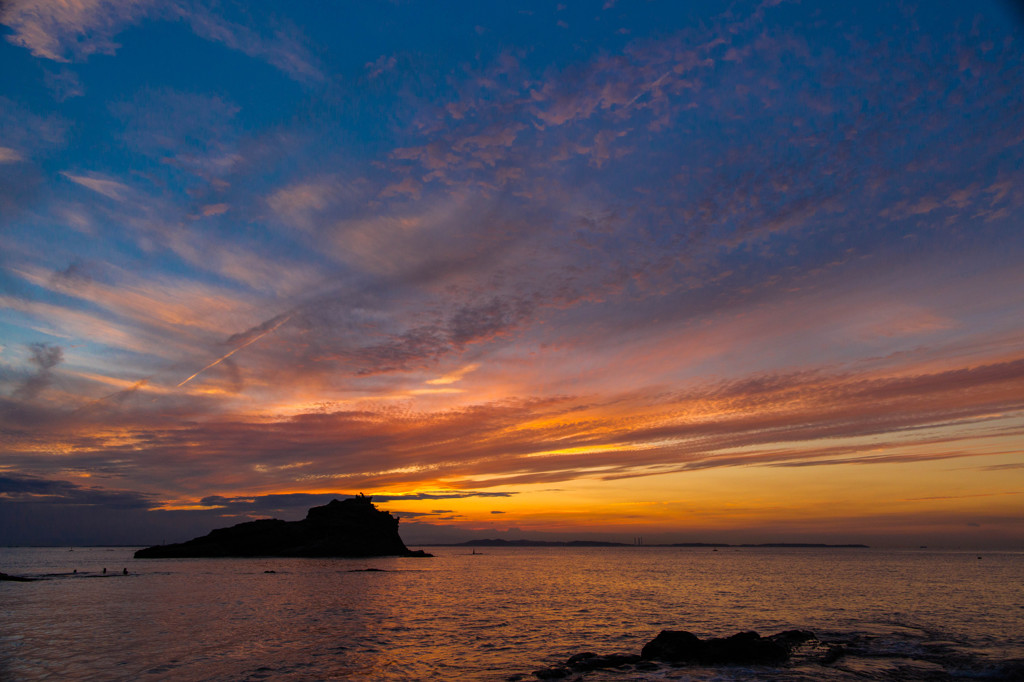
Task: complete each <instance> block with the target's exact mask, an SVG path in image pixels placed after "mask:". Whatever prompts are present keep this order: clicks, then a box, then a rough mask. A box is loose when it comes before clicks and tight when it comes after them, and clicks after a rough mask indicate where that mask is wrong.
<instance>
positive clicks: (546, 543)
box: [433, 538, 868, 549]
mask: <svg viewBox="0 0 1024 682" xmlns="http://www.w3.org/2000/svg"><path fill="white" fill-rule="evenodd" d="M433 546H434V547H637V546H638V545H634V544H629V543H625V542H601V541H597V540H568V541H565V542H558V541H552V540H502V539H500V538H495V539H484V540H468V541H466V542H457V543H452V544H447V545H433ZM639 546H642V547H714V548H717V547H828V548H836V547H840V548H841V547H852V548H861V549H868V545H827V544H824V543H816V542H765V543H761V544H742V545H731V544H728V543H724V542H675V543H672V544H651V545H648V544H645V545H639Z"/></svg>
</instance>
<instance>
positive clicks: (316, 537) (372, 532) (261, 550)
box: [135, 495, 430, 559]
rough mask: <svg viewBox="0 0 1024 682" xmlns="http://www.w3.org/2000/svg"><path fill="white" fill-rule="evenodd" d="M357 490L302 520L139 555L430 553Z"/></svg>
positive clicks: (246, 527)
mask: <svg viewBox="0 0 1024 682" xmlns="http://www.w3.org/2000/svg"><path fill="white" fill-rule="evenodd" d="M372 499H373V498H371V497H366V496H365V495H359V496H357V497H353V498H350V499H347V500H344V501H339V500H332V501H331V502H330V503H329V504H325V505H324V506H322V507H313V508H312V509H310V510H309V512H308V513H307V514H306V518H305V519H303V520H302V521H281V520H279V519H262V520H259V521H249V522H247V523H240V524H238V525H237V526H232V527H230V528H219V529H217V530H215V531H212V532H211V533H209V534H208V535H204V536H203V537H201V538H195V539H194V540H189V541H188V542H181V543H177V544H173V545H157V546H155V547H147V548H145V549H140V550H139V551H137V552H136V553H135V558H136V559H173V558H201V557H257V556H260V557H265V556H273V557H375V556H404V557H425V556H430V555H429V554H427V553H426V552H423V551H422V550H417V551H412V550H410V549H409V548H407V547H406V546H405V543H403V542H402V538H401V537H399V535H398V519H397V518H395V517H394V516H392V515H391V514H389V513H388V512H386V511H380V510H378V509H377V507H375V506H374V505H373V504H372V502H371V500H372Z"/></svg>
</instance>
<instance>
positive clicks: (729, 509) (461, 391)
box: [0, 0, 1024, 546]
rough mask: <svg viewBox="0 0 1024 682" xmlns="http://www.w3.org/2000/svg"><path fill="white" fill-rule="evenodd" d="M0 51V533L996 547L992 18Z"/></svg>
mask: <svg viewBox="0 0 1024 682" xmlns="http://www.w3.org/2000/svg"><path fill="white" fill-rule="evenodd" d="M0 24H2V25H3V28H2V31H3V35H2V38H3V40H0V70H2V74H3V78H2V79H0V221H2V231H0V428H2V429H3V432H4V434H5V438H4V442H3V445H0V543H3V542H5V541H6V542H50V541H58V540H59V541H61V542H74V541H76V540H80V541H83V542H84V541H108V540H111V539H112V538H113V539H117V541H122V540H123V541H126V542H137V541H141V542H145V541H148V540H147V539H146V538H145V537H142V536H146V535H147V530H146V529H147V528H148V529H150V530H149V531H148V532H149V533H156V532H157V531H156V529H157V528H158V527H159V528H160V529H161V530H160V531H159V532H160V533H161V534H162V535H161V536H162V537H165V536H166V527H168V524H170V522H168V521H167V519H169V518H171V517H173V518H174V519H175V521H174V523H176V524H179V525H178V526H177V527H182V528H184V527H185V526H188V527H189V528H192V527H199V526H202V525H204V524H207V525H208V524H214V525H217V524H219V525H224V524H226V523H230V522H234V521H236V520H239V519H244V518H249V517H250V516H252V515H257V516H258V515H268V514H269V515H277V516H282V517H294V516H295V515H296V514H299V515H301V513H302V511H303V509H304V508H305V507H304V505H305V506H309V504H311V503H312V502H311V500H312V501H313V502H315V501H317V500H321V499H326V498H329V497H330V496H331V495H334V494H343V493H351V492H357V491H360V490H361V491H364V492H368V493H370V492H372V493H376V494H377V495H378V496H383V497H382V498H380V499H387V500H388V505H389V506H390V508H392V509H394V510H396V511H397V512H398V513H400V514H401V515H404V516H405V518H406V519H407V524H406V527H407V528H408V529H409V530H408V532H409V533H410V534H411V535H412V536H415V537H420V538H424V539H430V538H452V537H469V536H471V535H474V534H484V535H487V534H492V535H493V534H499V533H517V532H521V533H527V534H530V533H533V534H558V533H562V534H564V535H567V536H572V537H575V536H578V535H581V534H587V533H592V534H598V535H602V534H603V536H605V537H613V538H617V537H619V536H622V537H625V538H627V539H628V538H630V537H633V536H635V535H636V534H637V532H639V531H642V532H644V533H645V535H646V536H648V537H652V536H653V535H654V534H656V533H662V534H664V536H665V537H666V538H670V539H687V538H691V537H698V536H700V537H705V536H706V537H714V538H716V539H722V538H726V536H728V537H731V538H736V539H742V540H748V539H754V540H756V539H762V538H768V539H779V540H786V539H794V540H805V539H815V540H822V539H823V538H824V539H826V540H827V539H831V538H833V537H840V536H841V537H842V539H845V540H855V541H861V540H864V539H867V540H869V541H871V540H877V541H883V542H904V541H905V542H909V543H910V544H915V542H916V538H918V537H926V536H927V537H940V538H943V537H944V538H953V539H954V540H951V541H955V542H957V543H962V544H970V543H973V544H992V545H1001V546H1007V545H1009V546H1018V545H1019V543H1020V542H1021V541H1022V540H1024V537H1022V536H1021V535H1020V527H1021V526H1020V524H1019V521H1020V518H1019V508H1020V499H1021V498H1020V497H1019V496H1020V495H1022V494H1024V469H1022V466H1024V459H1022V446H1021V443H1022V441H1024V421H1022V409H1024V402H1022V398H1021V396H1022V395H1024V390H1022V389H1024V383H1022V382H1024V369H1022V368H1024V342H1022V339H1024V329H1022V324H1021V320H1022V319H1024V315H1022V312H1024V310H1022V308H1024V295H1022V293H1021V292H1024V281H1022V280H1024V274H1022V272H1021V268H1020V263H1021V260H1022V258H1021V256H1022V253H1024V230H1022V229H1021V227H1022V226H1021V215H1022V211H1021V209H1022V206H1024V189H1022V188H1024V183H1022V182H1021V173H1022V170H1021V167H1022V164H1021V160H1022V157H1024V153H1022V152H1024V133H1022V132H1021V126H1020V121H1021V120H1024V101H1022V98H1024V95H1022V94H1021V93H1022V92H1024V88H1022V87H1021V86H1022V84H1024V78H1022V76H1024V67H1022V63H1024V62H1022V60H1021V56H1022V53H1021V44H1022V43H1021V41H1022V23H1021V15H1020V13H1019V12H1017V11H1016V10H1015V9H1014V7H1013V6H1012V4H1010V3H1001V2H977V3H970V4H965V3H960V2H948V3H944V2H937V3H917V4H915V3H902V4H893V3H856V4H855V5H853V6H843V7H838V6H836V5H835V4H833V3H815V2H787V1H783V2H772V1H766V2H736V3H718V2H693V3H679V2H627V1H625V0H619V1H618V2H614V1H612V2H600V1H598V2H576V3H571V2H566V3H561V4H559V3H500V4H496V5H495V4H480V3H463V2H452V3H420V2H390V3H260V4H258V5H255V6H254V5H251V4H249V3H237V2H216V3H208V2H191V1H181V2H165V3H155V2H145V1H139V0H72V1H69V2H64V3H59V4H58V3H52V2H44V1H42V0H14V1H13V2H9V3H7V4H5V5H4V8H3V9H2V10H0ZM837 472H841V475H839V476H837ZM842 481H845V482H847V485H843V484H842V483H841V482H842ZM854 484H855V485H854ZM438 496H440V497H438ZM437 499H444V500H449V502H446V503H444V504H439V503H438V502H437ZM246 500H249V502H246ZM247 505H248V506H247ZM275 505H276V506H275ZM440 507H443V508H440ZM122 509H129V510H131V514H128V515H125V514H121V513H120V511H119V510H122ZM492 512H501V513H500V514H492ZM127 517H131V519H132V520H131V522H130V523H129V522H128V521H127V520H124V519H126V518H127ZM31 518H39V519H42V518H46V519H49V521H46V522H45V523H43V522H39V523H37V524H35V525H33V523H32V522H29V521H26V519H31ZM70 519H74V523H72V522H71V521H70ZM90 519H91V520H90ZM112 519H114V520H112ZM117 519H122V520H117ZM119 524H120V525H119ZM161 524H163V525H161ZM182 524H184V525H182ZM170 525H171V526H173V524H170ZM129 526H130V527H129ZM182 532H184V531H182ZM5 536H6V537H5Z"/></svg>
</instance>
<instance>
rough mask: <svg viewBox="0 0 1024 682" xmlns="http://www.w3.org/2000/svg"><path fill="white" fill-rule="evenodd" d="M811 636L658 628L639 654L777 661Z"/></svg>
mask: <svg viewBox="0 0 1024 682" xmlns="http://www.w3.org/2000/svg"><path fill="white" fill-rule="evenodd" d="M811 639H814V633H812V632H808V631H806V630H787V631H786V632H780V633H778V634H777V635H772V636H771V637H761V635H759V634H757V633H756V632H753V631H749V632H739V633H737V634H735V635H733V636H732V637H712V638H711V639H700V638H699V637H697V636H696V635H694V634H693V633H690V632H686V631H683V630H662V631H661V632H660V633H659V634H658V636H657V637H655V638H654V639H652V640H651V641H650V642H648V643H647V644H645V645H644V648H643V650H642V651H641V652H640V655H641V656H642V657H643V658H645V659H648V660H651V659H653V660H658V661H669V662H672V663H701V664H705V665H722V664H729V665H745V664H757V663H765V664H771V663H781V662H783V661H785V660H786V659H787V658H789V654H790V652H791V651H792V650H793V647H795V646H797V645H799V644H802V643H804V642H806V641H808V640H811Z"/></svg>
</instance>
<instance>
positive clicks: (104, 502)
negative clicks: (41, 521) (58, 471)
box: [0, 475, 153, 510]
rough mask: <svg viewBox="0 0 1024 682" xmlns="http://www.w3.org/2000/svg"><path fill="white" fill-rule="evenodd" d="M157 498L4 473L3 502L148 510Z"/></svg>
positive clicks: (1, 482) (0, 486)
mask: <svg viewBox="0 0 1024 682" xmlns="http://www.w3.org/2000/svg"><path fill="white" fill-rule="evenodd" d="M152 501H153V498H152V496H151V495H147V494H145V493H138V492H134V491H123V490H110V489H105V488H100V487H85V486H82V485H79V484H77V483H70V482H68V481H61V480H51V479H45V478H38V477H35V476H6V475H0V505H4V504H12V503H18V502H34V503H44V502H45V503H46V504H59V505H87V506H102V507H109V508H113V509H125V510H129V509H135V510H139V509H145V508H147V507H149V506H150V505H151V504H152Z"/></svg>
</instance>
